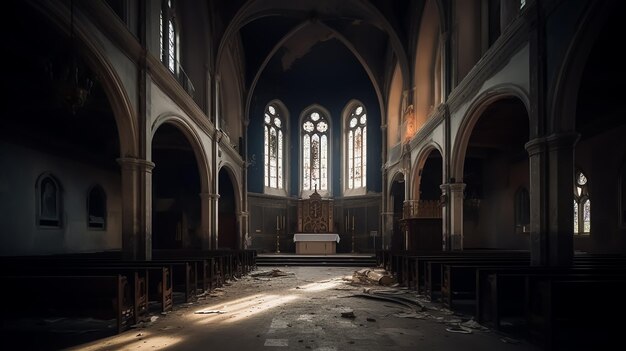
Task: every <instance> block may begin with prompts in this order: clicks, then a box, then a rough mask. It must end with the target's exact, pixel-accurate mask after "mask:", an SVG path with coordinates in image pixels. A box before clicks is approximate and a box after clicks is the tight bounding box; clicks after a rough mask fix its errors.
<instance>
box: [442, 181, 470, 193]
mask: <svg viewBox="0 0 626 351" xmlns="http://www.w3.org/2000/svg"><path fill="white" fill-rule="evenodd" d="M446 185H447V186H448V188H449V189H450V192H451V193H462V192H463V191H464V190H465V186H466V184H465V183H450V184H446Z"/></svg>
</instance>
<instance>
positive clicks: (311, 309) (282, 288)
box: [72, 267, 535, 351]
mask: <svg viewBox="0 0 626 351" xmlns="http://www.w3.org/2000/svg"><path fill="white" fill-rule="evenodd" d="M274 269H277V271H276V274H274V275H277V276H272V274H269V273H270V272H272V271H273V270H274ZM358 269H359V268H357V267H281V268H271V267H260V268H259V269H258V270H256V271H254V272H252V274H251V275H248V276H246V277H244V278H242V279H239V280H237V281H232V282H231V283H230V284H229V285H228V286H225V287H224V288H221V289H217V290H216V291H214V292H212V293H211V294H208V295H207V296H204V297H202V298H200V299H199V300H198V301H197V302H194V303H190V304H187V305H181V306H178V307H176V308H175V309H174V311H172V312H170V313H169V314H167V315H157V316H153V319H154V321H153V322H152V323H148V324H147V325H145V326H142V327H139V328H136V329H133V330H130V331H127V332H125V333H123V334H121V335H117V336H114V337H110V338H107V339H101V340H98V341H97V342H94V343H91V344H85V345H81V346H79V347H75V348H72V350H88V351H92V350H93V351H96V350H98V351H99V350H173V351H179V350H275V349H276V350H359V351H363V350H372V351H374V350H399V351H401V350H402V351H403V350H407V351H408V350H461V349H462V350H464V351H471V350H516V351H522V350H535V348H534V347H532V346H531V345H528V344H527V343H525V342H523V341H519V342H517V341H515V340H511V339H503V336H502V335H498V334H497V333H495V332H492V331H489V330H481V329H470V328H467V327H463V328H459V327H458V323H459V322H465V319H463V318H462V317H459V316H455V315H451V314H450V313H449V312H447V311H445V310H444V311H440V310H438V308H437V307H436V306H435V305H430V304H429V305H430V306H431V307H429V308H426V309H422V310H420V311H415V310H411V309H410V308H409V307H407V306H406V305H402V304H399V303H396V302H393V301H383V300H379V299H370V298H363V297H356V296H354V295H356V294H362V293H363V292H364V291H372V290H387V291H392V292H395V293H400V294H401V293H402V292H403V291H404V290H402V289H394V290H390V288H387V287H383V286H376V285H359V284H353V283H351V282H350V281H348V280H346V279H344V278H346V277H352V275H353V273H354V272H355V271H356V270H358ZM262 273H268V274H262ZM255 275H256V276H255ZM368 289H369V290H368ZM391 289H393V288H391ZM155 317H157V318H155ZM407 317H412V318H407ZM446 322H451V323H452V324H450V323H446ZM453 324H456V325H457V326H456V327H454V326H453ZM465 325H467V324H465ZM503 340H504V341H508V342H504V341H503ZM511 342H512V343H511Z"/></svg>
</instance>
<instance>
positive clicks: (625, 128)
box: [0, 0, 626, 350]
mask: <svg viewBox="0 0 626 351" xmlns="http://www.w3.org/2000/svg"><path fill="white" fill-rule="evenodd" d="M4 6H5V9H7V11H6V12H5V14H7V16H5V20H4V21H3V26H4V28H5V32H6V33H9V34H8V35H7V36H6V37H5V38H6V39H7V42H8V44H7V51H5V59H6V60H7V61H5V62H6V63H8V66H9V68H8V69H7V71H6V72H5V76H4V77H5V78H4V79H3V80H2V85H3V86H4V88H3V89H2V91H3V100H4V101H5V103H4V106H5V108H6V109H7V110H6V112H5V113H3V116H2V127H1V128H0V170H1V171H0V213H1V215H0V228H1V231H0V233H1V234H0V261H1V262H2V266H3V268H4V269H3V270H2V278H1V279H2V281H3V284H2V288H0V290H1V293H0V298H1V299H2V302H3V304H4V305H8V306H10V307H7V311H6V313H5V316H4V317H3V320H2V335H3V336H6V335H11V334H14V335H18V334H19V335H22V334H20V333H18V332H16V328H15V325H16V318H18V317H19V316H25V315H29V316H30V315H32V316H35V317H44V314H46V313H48V312H50V311H49V310H53V311H54V313H60V314H61V315H64V316H72V317H75V316H81V317H84V315H89V316H90V317H93V316H94V315H97V316H101V315H102V316H105V317H106V318H113V319H114V320H115V321H116V323H114V324H115V327H114V328H113V329H115V332H114V334H115V335H123V334H124V333H131V334H132V333H133V331H130V332H129V331H128V330H129V329H131V325H136V324H137V323H139V322H141V321H145V320H146V319H149V315H150V313H151V311H152V310H154V309H155V308H156V310H158V311H160V312H162V313H163V314H165V313H169V311H172V310H176V309H177V308H179V307H178V306H177V305H179V306H180V305H183V304H185V303H190V301H196V300H195V299H197V298H198V294H208V293H210V292H211V291H214V290H215V289H218V291H219V289H223V288H224V287H225V286H231V287H235V286H236V285H237V284H239V283H241V284H243V282H241V281H238V280H242V279H244V278H245V277H248V278H246V279H251V278H250V275H251V274H253V272H255V271H258V270H259V269H260V268H261V266H262V265H263V262H266V263H265V264H266V265H267V264H268V263H267V262H269V261H263V260H264V259H272V258H273V259H276V258H278V260H279V261H276V262H279V263H276V264H277V265H278V264H283V265H285V266H287V265H289V263H288V262H292V264H293V266H296V265H297V264H296V263H293V262H296V261H295V259H294V257H296V258H297V257H305V258H306V257H308V258H312V259H314V260H315V259H318V261H316V262H318V264H319V266H315V265H314V264H313V263H310V265H311V267H309V268H307V269H309V270H317V271H319V272H321V271H325V270H326V269H327V267H321V266H323V265H324V264H327V263H328V262H330V260H331V259H333V257H337V258H338V260H339V259H340V258H342V257H343V258H345V261H344V262H348V263H349V262H351V261H350V260H352V259H354V258H368V259H370V260H371V261H363V262H366V263H363V265H364V266H368V265H370V263H367V262H372V263H371V266H372V267H373V266H376V267H379V268H381V269H385V270H386V271H388V272H390V274H392V275H393V278H394V279H395V280H396V281H397V284H396V286H397V287H399V288H403V289H406V290H408V291H413V292H415V293H416V294H419V296H422V297H425V298H426V299H427V300H429V301H437V302H438V303H441V304H442V305H443V306H445V307H446V308H448V309H450V310H452V311H455V310H457V309H458V310H459V311H463V312H467V313H468V315H470V316H472V318H473V320H476V321H478V322H479V323H482V324H484V325H486V326H490V327H492V328H493V329H494V330H498V331H502V332H504V331H506V328H505V326H504V324H502V323H500V321H501V320H500V317H501V316H500V314H507V313H508V314H510V315H515V316H517V317H519V318H520V319H521V320H523V323H520V325H522V327H520V328H517V329H516V330H515V332H516V334H514V335H515V336H516V337H519V339H520V340H525V341H528V343H529V345H531V346H532V347H537V348H538V349H546V350H557V349H558V350H573V349H587V348H589V347H597V346H599V345H600V346H602V345H608V344H609V343H611V342H617V343H621V344H622V345H623V344H624V342H623V341H622V340H620V339H619V338H618V335H619V333H620V332H621V331H620V330H619V328H618V327H617V326H616V324H614V323H612V322H608V319H609V313H610V312H609V311H621V312H626V299H624V297H623V294H622V291H623V289H624V288H626V138H625V137H624V136H626V107H624V105H622V104H621V103H620V102H619V101H620V100H621V98H622V94H623V93H624V92H625V89H624V86H623V84H622V83H623V82H624V81H626V69H625V66H624V64H623V60H622V58H621V55H619V54H616V52H615V48H616V47H615V46H614V45H615V44H616V43H619V42H622V41H623V40H621V35H620V34H619V33H622V30H621V29H620V28H622V27H621V25H619V21H620V17H621V16H623V14H625V13H626V5H625V3H624V2H623V1H619V0H597V1H591V0H545V1H539V0H341V1H339V0H298V1H290V0H193V1H192V0H92V1H74V0H58V1H43V0H25V1H18V0H9V1H7V2H5V3H4ZM320 257H321V258H320ZM291 259H294V261H289V260H291ZM280 260H283V261H280ZM298 262H300V261H298ZM337 265H339V266H341V263H338V264H337ZM285 269H287V268H285ZM294 269H295V268H294ZM297 269H298V270H300V269H304V268H302V267H298V268H297ZM329 269H330V268H329ZM299 272H300V271H299ZM302 272H303V273H302V274H304V275H306V274H312V273H310V272H309V273H306V272H305V271H302ZM319 272H318V273H319ZM333 272H334V271H333ZM342 272H343V271H342ZM328 274H331V272H330V271H329V273H328ZM333 274H334V273H333ZM311 279H313V278H311ZM316 279H317V278H316ZM319 279H323V278H319ZM265 283H267V282H265ZM299 284H304V283H302V281H299ZM266 288H267V289H270V288H269V287H266ZM259 289H261V288H259ZM285 289H286V288H285ZM242 290H243V288H242ZM198 291H203V292H202V293H198ZM268 291H269V290H268ZM203 296H204V295H203ZM320 296H322V297H319V298H320V299H324V297H323V296H324V295H320ZM175 297H176V298H175ZM316 299H317V297H316ZM153 300H154V301H156V302H154V301H153ZM181 301H182V302H181ZM455 301H458V302H455ZM111 302H112V303H111ZM152 302H154V303H152ZM363 303H364V304H365V303H366V302H363ZM111 304H113V305H114V306H113V308H111V306H110V305H111ZM581 305H586V306H581ZM155 306H156V307H155ZM468 311H469V312H468ZM572 311H576V312H572ZM87 312H88V313H87ZM47 316H48V315H45V317H47ZM111 316H112V317H111ZM167 317H169V316H167ZM103 318H104V317H103ZM372 319H374V318H372ZM368 321H369V319H368ZM224 325H227V327H223V326H221V327H220V328H223V329H224V330H223V332H224V333H225V334H224V335H236V334H237V332H243V330H242V327H237V326H236V325H235V324H232V325H230V324H224ZM272 325H273V324H272ZM238 328H239V329H238ZM410 328H413V327H410ZM410 328H409V330H410ZM219 330H222V329H219ZM424 330H428V329H422V331H424ZM135 334H136V333H135ZM135 334H133V336H134V335H135ZM127 335H128V334H127ZM411 335H412V334H407V335H404V338H408V339H410V338H411ZM216 337H219V336H216ZM427 337H428V336H424V338H427ZM438 337H439V338H444V337H447V336H445V335H439V336H438ZM416 338H417V337H416ZM231 339H233V338H231ZM234 339H236V337H234ZM417 339H419V338H417ZM276 340H278V339H276ZM281 340H283V339H281ZM455 340H456V339H455ZM253 341H254V340H252V341H249V342H247V344H246V345H247V346H249V347H250V348H251V349H255V346H253V345H254V343H253ZM416 342H417V341H416ZM457 342H458V344H455V345H448V346H445V347H444V349H450V350H452V349H466V350H470V349H472V348H471V347H465V348H464V346H463V345H464V343H463V341H462V340H459V341H457ZM295 344H296V345H297V341H296V343H295ZM129 345H130V344H129ZM230 345H237V344H236V343H235V344H230ZM290 345H291V344H290ZM498 345H500V346H502V347H505V346H507V347H508V346H511V345H505V343H501V344H498ZM118 346H119V345H118ZM270 346H272V345H267V343H266V344H265V348H267V347H270ZM274 346H286V345H274ZM297 346H298V345H297ZM299 346H300V347H299V348H298V349H304V348H305V346H304V345H299ZM317 346H318V347H317V349H319V350H340V349H355V350H356V349H359V350H366V349H368V348H367V347H365V346H364V345H361V346H359V347H357V346H358V342H357V346H355V345H354V344H345V345H343V346H341V347H336V346H328V345H327V346H323V345H322V346H320V345H317ZM396 346H397V345H396ZM405 346H406V345H405ZM414 346H415V345H414V344H411V347H414ZM483 346H484V345H483ZM514 346H515V345H514ZM33 347H34V346H33ZM187 347H190V346H187ZM306 348H314V347H310V346H307V347H306ZM490 348H492V347H491V346H490ZM119 349H122V347H121V346H120V348H119ZM129 349H130V348H129ZM163 349H171V350H177V348H176V346H175V345H171V346H169V347H163ZM179 349H181V350H182V349H191V348H179ZM259 349H264V348H263V344H261V347H260V348H259ZM290 349H291V348H290ZM294 349H295V348H294ZM373 349H376V348H373ZM391 349H394V348H391ZM397 349H398V350H404V349H407V350H408V349H413V348H409V347H407V348H402V347H399V348H397ZM478 349H480V348H478ZM503 349H504V348H503ZM518 349H519V348H518Z"/></svg>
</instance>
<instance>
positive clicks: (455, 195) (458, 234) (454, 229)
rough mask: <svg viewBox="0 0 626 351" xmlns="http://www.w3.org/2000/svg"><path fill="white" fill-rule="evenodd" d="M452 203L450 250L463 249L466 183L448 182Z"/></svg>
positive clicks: (449, 197)
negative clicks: (464, 192)
mask: <svg viewBox="0 0 626 351" xmlns="http://www.w3.org/2000/svg"><path fill="white" fill-rule="evenodd" d="M447 186H448V187H449V190H448V191H449V194H448V200H447V201H448V202H449V204H450V243H449V246H448V249H449V250H450V251H456V250H463V197H464V196H463V191H464V190H465V183H451V184H447Z"/></svg>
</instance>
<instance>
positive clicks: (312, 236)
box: [293, 187, 339, 255]
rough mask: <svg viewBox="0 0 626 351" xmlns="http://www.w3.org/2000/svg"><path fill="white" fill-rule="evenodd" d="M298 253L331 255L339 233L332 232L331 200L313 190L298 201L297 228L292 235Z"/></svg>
mask: <svg viewBox="0 0 626 351" xmlns="http://www.w3.org/2000/svg"><path fill="white" fill-rule="evenodd" d="M293 241H294V242H295V243H296V254H298V255H333V254H335V253H337V243H338V242H339V235H338V234H337V233H335V232H334V225H333V200H332V199H322V197H321V196H320V194H319V193H318V192H317V187H316V188H315V191H314V192H313V194H311V196H310V197H309V198H308V199H302V200H300V201H299V202H298V229H297V231H296V233H295V234H294V235H293Z"/></svg>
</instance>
